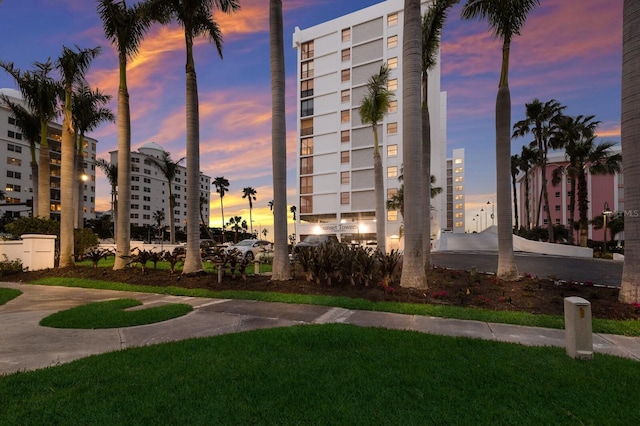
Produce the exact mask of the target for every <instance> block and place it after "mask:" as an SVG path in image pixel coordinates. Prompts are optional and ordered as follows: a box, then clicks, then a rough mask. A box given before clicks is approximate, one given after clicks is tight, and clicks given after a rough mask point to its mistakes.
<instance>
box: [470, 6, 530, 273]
mask: <svg viewBox="0 0 640 426" xmlns="http://www.w3.org/2000/svg"><path fill="white" fill-rule="evenodd" d="M539 4H540V0H501V1H499V2H498V1H495V0H468V1H467V3H466V4H465V5H464V7H463V8H462V17H463V18H464V19H476V18H477V19H481V20H486V21H487V22H488V24H489V26H490V27H491V30H492V31H493V33H494V35H495V36H496V37H497V38H499V39H501V41H502V66H501V71H500V82H499V84H498V95H497V98H496V202H497V214H498V270H497V276H498V278H500V279H505V280H515V279H516V278H518V267H517V266H516V262H515V259H514V256H513V229H512V220H511V213H512V212H511V201H510V198H511V187H510V176H509V175H510V173H509V172H510V170H511V165H510V163H511V137H510V136H511V93H510V91H509V53H510V48H511V41H512V39H513V38H514V37H515V36H517V35H520V31H521V30H522V27H523V26H524V24H525V22H526V20H527V16H528V15H529V12H531V10H533V8H534V7H535V6H538V5H539Z"/></svg>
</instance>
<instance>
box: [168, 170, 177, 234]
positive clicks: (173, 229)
mask: <svg viewBox="0 0 640 426" xmlns="http://www.w3.org/2000/svg"><path fill="white" fill-rule="evenodd" d="M175 206H176V202H175V200H174V199H173V191H172V190H171V182H169V243H170V244H175V243H176V224H175V222H174V220H175V213H174V209H175Z"/></svg>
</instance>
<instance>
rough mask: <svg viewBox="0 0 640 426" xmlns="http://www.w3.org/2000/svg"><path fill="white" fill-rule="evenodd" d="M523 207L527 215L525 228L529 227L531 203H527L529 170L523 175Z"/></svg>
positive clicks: (528, 228)
mask: <svg viewBox="0 0 640 426" xmlns="http://www.w3.org/2000/svg"><path fill="white" fill-rule="evenodd" d="M524 209H525V214H526V216H527V223H525V225H524V227H525V229H527V230H530V229H531V205H530V204H529V171H528V170H527V171H526V172H525V175H524Z"/></svg>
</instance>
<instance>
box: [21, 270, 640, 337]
mask: <svg viewBox="0 0 640 426" xmlns="http://www.w3.org/2000/svg"><path fill="white" fill-rule="evenodd" d="M32 284H40V285H55V286H67V287H83V288H99V289H109V290H122V291H138V292H147V293H159V294H171V295H175V296H195V297H212V298H221V299H248V300H262V301H267V302H284V303H303V304H309V305H323V306H335V307H341V308H345V309H359V310H368V311H380V312H394V313H399V314H409V315H428V316H434V317H443V318H457V319H465V320H475V321H486V322H495V323H503V324H516V325H524V326H530V327H546V328H557V329H562V328H564V317H562V316H559V315H533V314H529V313H525V312H515V311H491V310H488V309H478V308H463V307H460V306H446V305H429V304H410V303H396V302H386V301H385V302H372V301H369V300H364V299H352V298H349V297H338V296H317V295H306V294H305V295H301V294H284V293H274V292H262V291H239V290H225V291H212V290H206V289H187V288H182V287H150V286H142V285H130V284H124V283H115V282H109V281H101V280H85V279H79V278H44V279H40V280H36V281H33V282H32ZM593 331H594V332H595V333H609V334H619V335H626V336H640V321H636V320H627V321H613V320H606V319H599V318H594V319H593Z"/></svg>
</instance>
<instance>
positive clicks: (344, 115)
mask: <svg viewBox="0 0 640 426" xmlns="http://www.w3.org/2000/svg"><path fill="white" fill-rule="evenodd" d="M340 121H341V122H342V123H348V122H349V121H351V111H349V110H348V109H346V110H344V111H341V112H340Z"/></svg>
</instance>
